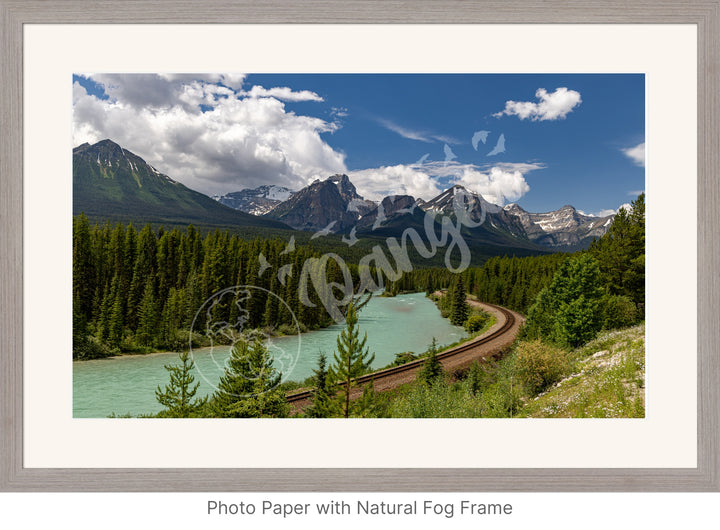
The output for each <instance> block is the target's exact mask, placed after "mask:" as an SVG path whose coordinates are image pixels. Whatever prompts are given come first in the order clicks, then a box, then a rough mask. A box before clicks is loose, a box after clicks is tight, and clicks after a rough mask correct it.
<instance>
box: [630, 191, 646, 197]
mask: <svg viewBox="0 0 720 530" xmlns="http://www.w3.org/2000/svg"><path fill="white" fill-rule="evenodd" d="M641 193H645V191H644V190H631V191H628V192H627V194H628V195H635V196H638V195H640V194H641Z"/></svg>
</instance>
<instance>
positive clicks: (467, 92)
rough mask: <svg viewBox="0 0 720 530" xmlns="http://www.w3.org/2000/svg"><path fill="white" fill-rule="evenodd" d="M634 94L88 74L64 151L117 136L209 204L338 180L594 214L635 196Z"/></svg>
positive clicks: (516, 79) (639, 78) (591, 79)
mask: <svg viewBox="0 0 720 530" xmlns="http://www.w3.org/2000/svg"><path fill="white" fill-rule="evenodd" d="M644 90H645V89H644V76H643V75H640V74H636V75H633V74H567V75H561V74H557V75H556V74H543V75H536V74H531V75H530V74H528V75H524V74H523V75H519V74H492V75H491V74H433V75H427V74H412V75H408V74H397V75H395V74H393V75H384V74H377V75H376V74H343V75H338V74H302V75H294V74H293V75H287V74H283V75H268V74H258V75H256V74H250V75H238V74H236V75H227V74H226V75H222V74H212V75H208V74H194V75H193V74H182V75H177V74H175V75H168V74H160V75H156V74H142V75H139V74H89V75H84V76H75V77H74V97H73V104H74V131H73V134H74V138H73V140H74V143H75V144H79V143H82V142H83V141H90V142H91V143H92V142H93V141H97V140H100V139H103V138H108V137H109V138H112V139H113V140H115V141H117V142H118V143H120V144H121V145H123V146H124V147H126V148H128V149H130V150H131V151H133V152H135V153H136V154H138V155H139V156H141V157H143V158H144V159H145V160H146V161H148V162H149V163H151V164H152V165H154V166H155V167H156V168H158V169H159V170H160V171H163V172H165V173H167V174H168V175H170V176H171V177H173V178H175V179H176V180H179V181H181V182H183V183H185V184H186V185H188V186H189V187H192V188H194V189H197V190H199V191H202V192H204V193H208V194H214V193H224V192H230V191H236V190H239V189H242V188H245V187H256V186H258V185H260V184H266V183H267V184H278V185H284V186H287V187H290V188H293V189H299V188H300V187H302V186H304V185H306V184H308V183H309V182H311V181H312V180H314V179H315V178H325V177H327V176H329V175H330V174H332V173H334V172H341V171H342V172H346V173H348V174H349V175H350V178H351V180H352V181H353V182H354V183H355V185H356V186H357V188H358V191H359V192H360V193H361V194H362V195H365V196H366V197H368V198H371V199H375V200H377V199H379V198H381V197H382V196H383V195H385V194H387V193H407V194H410V195H414V196H416V197H417V196H422V197H423V198H424V199H429V198H431V197H432V196H433V194H435V193H436V192H438V191H442V189H444V188H445V187H447V186H449V185H451V184H453V183H460V184H463V185H465V186H466V187H468V188H469V189H471V190H473V191H476V192H479V193H481V194H483V196H485V197H486V198H488V199H489V200H491V201H492V202H496V203H498V204H501V205H502V204H507V203H510V202H516V203H518V204H520V205H521V206H522V207H523V208H525V209H526V210H528V211H533V212H541V211H549V210H554V209H557V208H559V207H561V206H563V205H565V204H572V205H573V206H575V207H576V208H578V209H580V210H582V211H584V212H586V213H588V214H590V213H595V214H600V213H606V212H607V211H608V210H614V209H616V208H617V207H619V206H620V205H621V204H623V203H627V202H630V201H631V200H633V199H634V198H635V196H636V194H637V192H639V191H642V190H644V188H645V184H644V182H645V180H644V179H645V168H644V141H645V138H644V134H645V132H644V131H645V100H644ZM473 136H475V140H474V142H473ZM483 140H485V141H484V143H483ZM473 144H475V145H473ZM421 161H422V162H421Z"/></svg>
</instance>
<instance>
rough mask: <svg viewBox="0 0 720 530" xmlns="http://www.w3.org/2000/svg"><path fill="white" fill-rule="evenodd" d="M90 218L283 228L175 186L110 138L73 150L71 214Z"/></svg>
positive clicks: (273, 222)
mask: <svg viewBox="0 0 720 530" xmlns="http://www.w3.org/2000/svg"><path fill="white" fill-rule="evenodd" d="M80 212H84V213H85V214H86V215H87V216H88V217H89V218H91V219H94V220H99V221H102V220H109V221H112V222H115V221H122V222H129V221H135V222H152V223H159V224H165V225H187V224H190V223H193V224H196V225H203V226H218V227H256V228H276V229H283V228H284V229H287V228H288V226H286V225H284V224H282V223H280V222H278V221H274V220H272V219H268V218H265V217H258V216H255V215H250V214H247V213H245V212H241V211H239V210H234V209H232V208H228V207H227V206H224V205H222V204H220V203H218V202H217V201H214V200H212V199H211V198H210V197H208V196H207V195H203V194H202V193H199V192H197V191H193V190H191V189H190V188H188V187H186V186H184V185H182V184H180V183H179V182H177V181H175V180H173V179H171V178H170V177H168V176H167V175H165V174H163V173H161V172H160V171H158V170H157V169H155V168H154V167H153V166H151V165H150V164H148V163H147V162H145V161H144V160H143V159H142V158H140V157H139V156H137V155H136V154H134V153H132V152H130V151H128V150H127V149H123V148H122V147H120V146H119V145H118V144H116V143H115V142H113V141H111V140H102V141H100V142H97V143H96V144H93V145H90V144H88V143H85V144H82V145H79V146H78V147H76V148H75V149H73V214H75V215H77V214H79V213H80Z"/></svg>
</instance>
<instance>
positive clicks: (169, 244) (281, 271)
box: [73, 214, 358, 359]
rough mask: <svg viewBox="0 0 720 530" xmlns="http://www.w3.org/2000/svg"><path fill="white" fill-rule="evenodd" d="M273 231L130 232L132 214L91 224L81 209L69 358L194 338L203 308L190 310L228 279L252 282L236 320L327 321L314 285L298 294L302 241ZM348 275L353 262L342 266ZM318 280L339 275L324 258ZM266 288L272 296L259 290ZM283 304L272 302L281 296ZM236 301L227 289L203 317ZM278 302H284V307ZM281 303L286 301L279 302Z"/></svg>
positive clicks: (314, 324) (277, 324)
mask: <svg viewBox="0 0 720 530" xmlns="http://www.w3.org/2000/svg"><path fill="white" fill-rule="evenodd" d="M292 247H293V245H291V244H288V243H287V242H286V241H283V240H280V239H260V238H257V239H254V240H245V239H242V238H241V237H239V236H237V235H231V234H230V233H229V232H227V231H226V232H220V231H215V232H209V233H207V234H205V235H202V234H201V233H200V232H199V231H198V230H196V229H195V228H194V227H193V226H192V225H189V226H188V227H187V228H186V229H185V230H183V231H181V230H179V229H177V228H173V229H172V230H164V229H163V228H162V227H161V228H159V229H157V230H154V229H153V228H152V227H151V225H150V224H146V225H145V226H143V227H142V228H141V229H140V230H139V231H138V230H137V229H136V228H135V227H134V226H133V224H132V223H130V224H127V225H123V224H121V223H118V224H116V225H115V226H111V225H110V224H109V223H106V224H104V225H98V224H95V225H92V226H91V224H90V222H89V221H88V219H87V217H85V215H83V214H81V215H79V216H76V217H74V219H73V358H75V359H87V358H94V357H103V356H107V355H112V354H115V353H119V352H146V351H152V350H159V349H167V350H175V351H179V350H181V349H183V348H187V346H188V344H189V343H190V341H193V343H197V344H198V345H199V344H200V343H201V342H202V341H203V340H204V338H203V337H202V336H201V335H194V334H191V332H190V327H191V325H192V324H193V319H195V317H196V314H197V320H196V321H195V324H194V328H193V329H194V330H198V329H199V330H203V329H204V328H205V323H206V322H205V319H206V317H207V316H206V313H205V312H200V313H198V309H199V308H200V307H201V306H202V305H203V302H205V301H206V300H207V299H208V298H209V297H210V296H212V295H213V294H215V293H217V292H218V291H220V290H222V289H226V288H228V287H231V286H235V285H248V286H255V287H259V288H261V289H258V290H253V293H252V297H251V298H249V299H248V300H247V302H246V304H247V307H245V309H246V310H247V322H245V327H246V328H261V327H267V328H272V329H273V330H275V331H279V332H283V333H296V332H297V331H296V328H297V326H296V321H295V320H294V319H293V316H292V314H291V313H290V311H292V313H293V314H294V315H295V317H296V318H297V322H298V323H299V325H300V328H301V331H305V330H307V329H316V328H318V327H323V326H326V325H329V324H330V323H331V319H330V316H329V315H328V313H327V312H326V311H325V309H324V307H323V304H322V303H320V300H319V297H318V295H317V293H316V292H315V291H314V290H313V289H308V290H307V291H308V300H309V301H310V303H311V304H314V307H312V306H310V305H307V304H305V303H303V302H302V301H301V300H300V297H299V294H298V292H299V289H298V285H299V281H300V276H301V274H300V272H301V270H302V268H303V265H304V264H305V262H306V261H307V260H308V259H309V258H313V257H315V258H317V257H319V253H318V252H317V251H313V250H312V249H311V248H309V247H307V246H299V245H298V246H295V247H294V248H292ZM348 268H349V270H350V273H351V275H352V276H353V279H354V281H357V277H358V274H357V267H356V266H353V265H352V264H349V265H348ZM324 274H325V276H326V279H327V281H328V282H330V281H337V282H339V283H341V282H342V277H343V276H342V272H341V271H340V269H339V267H338V266H337V264H336V263H335V262H334V261H332V260H330V261H328V263H327V268H326V270H325V271H324ZM265 290H266V291H269V292H271V293H275V294H276V295H277V296H271V295H269V294H268V292H266V291H265ZM283 301H284V302H285V303H282V302H283ZM234 302H237V300H234V299H232V297H229V298H228V299H225V300H222V301H221V303H218V304H216V305H215V306H214V307H213V308H212V315H211V316H212V318H213V319H217V320H218V321H226V322H235V321H236V320H237V318H238V304H237V303H234ZM286 304H287V306H286ZM288 308H289V310H288Z"/></svg>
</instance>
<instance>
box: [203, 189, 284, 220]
mask: <svg viewBox="0 0 720 530" xmlns="http://www.w3.org/2000/svg"><path fill="white" fill-rule="evenodd" d="M293 193H295V192H294V191H292V190H290V189H288V188H285V187H283V186H260V187H258V188H254V189H249V188H248V189H244V190H241V191H234V192H232V193H226V194H225V195H213V199H215V200H216V201H218V202H219V203H222V204H224V205H225V206H229V207H230V208H234V209H235V210H240V211H242V212H246V213H251V214H253V215H265V214H266V213H268V212H269V211H270V210H272V209H273V208H275V206H277V205H278V204H280V203H281V202H284V201H286V200H288V199H289V198H290V197H292V195H293Z"/></svg>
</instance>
